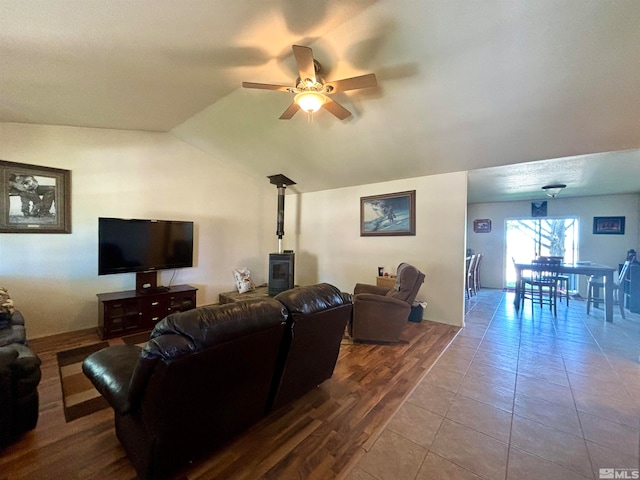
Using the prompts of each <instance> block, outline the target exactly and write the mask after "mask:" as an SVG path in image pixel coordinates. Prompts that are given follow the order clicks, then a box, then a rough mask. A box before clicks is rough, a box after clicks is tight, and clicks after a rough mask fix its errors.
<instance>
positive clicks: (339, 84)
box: [325, 73, 378, 93]
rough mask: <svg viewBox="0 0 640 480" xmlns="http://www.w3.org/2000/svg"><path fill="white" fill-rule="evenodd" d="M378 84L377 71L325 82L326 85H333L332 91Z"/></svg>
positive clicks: (343, 90) (344, 90)
mask: <svg viewBox="0 0 640 480" xmlns="http://www.w3.org/2000/svg"><path fill="white" fill-rule="evenodd" d="M377 85H378V81H377V80H376V74H375V73H368V74H366V75H360V76H359V77H351V78H344V79H342V80H335V81H333V82H326V83H325V86H327V87H331V93H337V92H346V91H347V90H357V89H359V88H369V87H375V86H377Z"/></svg>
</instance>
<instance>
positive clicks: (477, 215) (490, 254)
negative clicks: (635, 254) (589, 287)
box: [467, 194, 640, 296]
mask: <svg viewBox="0 0 640 480" xmlns="http://www.w3.org/2000/svg"><path fill="white" fill-rule="evenodd" d="M547 216H548V217H549V218H553V217H561V216H577V217H578V219H579V221H580V231H579V247H578V248H579V251H578V254H579V259H580V260H590V261H592V262H595V263H601V264H604V265H609V266H612V267H617V265H618V263H620V262H623V261H624V259H625V256H626V253H627V250H629V249H630V248H633V249H635V250H637V251H640V218H639V217H640V194H626V195H609V196H594V197H577V198H562V197H558V198H554V199H548V200H547ZM608 216H624V217H625V234H624V235H594V234H593V217H608ZM481 218H488V219H490V220H491V223H492V228H491V233H474V231H473V220H475V219H481ZM515 218H532V217H531V202H525V201H522V202H501V203H480V204H472V205H469V206H468V219H469V221H468V225H467V247H468V248H471V249H473V250H474V251H475V252H483V253H484V258H483V260H482V267H481V269H482V272H481V278H482V285H483V286H487V287H490V288H502V287H503V286H504V270H505V258H504V256H505V248H506V247H505V241H504V240H505V220H507V219H515ZM584 284H585V282H584V279H582V280H581V289H580V293H581V294H582V295H583V296H584V295H586V290H585V287H584Z"/></svg>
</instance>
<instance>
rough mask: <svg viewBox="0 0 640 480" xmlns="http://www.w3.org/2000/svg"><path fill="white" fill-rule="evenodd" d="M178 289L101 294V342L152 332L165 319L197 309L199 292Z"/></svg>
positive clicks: (189, 288) (99, 315) (178, 287)
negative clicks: (156, 291)
mask: <svg viewBox="0 0 640 480" xmlns="http://www.w3.org/2000/svg"><path fill="white" fill-rule="evenodd" d="M197 290H198V289H197V288H194V287H192V286H190V285H176V286H173V287H169V289H168V290H167V291H165V292H158V293H154V294H141V293H138V292H137V291H136V290H127V291H123V292H112V293H99V294H98V335H100V338H101V339H103V340H104V339H107V338H113V337H120V336H122V335H129V334H132V333H136V332H142V331H145V330H151V329H153V327H154V326H155V324H156V323H158V322H159V321H160V320H162V319H163V318H164V317H166V316H167V315H169V314H170V313H174V312H182V311H186V310H191V309H192V308H195V307H196V291H197Z"/></svg>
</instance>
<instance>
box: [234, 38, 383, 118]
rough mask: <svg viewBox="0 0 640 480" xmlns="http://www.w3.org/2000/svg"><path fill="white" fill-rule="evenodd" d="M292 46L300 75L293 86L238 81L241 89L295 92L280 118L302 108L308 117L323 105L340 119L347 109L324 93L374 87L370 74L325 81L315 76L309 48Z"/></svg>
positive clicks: (286, 116) (315, 63)
mask: <svg viewBox="0 0 640 480" xmlns="http://www.w3.org/2000/svg"><path fill="white" fill-rule="evenodd" d="M292 48H293V56H294V57H295V59H296V63H297V65H298V72H299V74H300V77H299V78H298V81H297V82H296V85H295V86H294V87H289V86H286V85H272V84H269V83H253V82H242V86H243V87H244V88H258V89H262V90H277V91H280V92H289V93H295V94H296V96H295V97H294V100H293V102H292V103H291V105H289V107H287V109H286V110H285V111H284V112H283V113H282V115H280V120H289V119H290V118H291V117H293V116H294V115H295V114H296V113H297V111H298V110H303V111H305V112H307V113H308V114H309V115H310V116H311V115H312V114H313V113H315V112H317V111H318V110H320V108H323V107H324V109H325V110H328V111H329V112H330V113H332V114H333V115H335V116H336V117H338V118H339V119H340V120H344V119H345V118H347V117H348V116H349V115H351V112H350V111H349V110H347V109H346V108H344V107H343V106H342V105H340V104H339V103H337V102H336V101H335V100H332V99H331V98H330V97H329V96H328V95H331V94H333V93H339V92H346V91H347V90H357V89H360V88H369V87H375V86H376V85H377V84H378V82H377V80H376V76H375V74H374V73H368V74H367V75H360V76H358V77H351V78H344V79H342V80H334V81H332V82H325V81H324V79H323V78H321V77H320V76H318V75H317V73H319V71H320V63H319V62H318V61H317V60H314V58H313V51H312V50H311V48H309V47H302V46H300V45H293V47H292Z"/></svg>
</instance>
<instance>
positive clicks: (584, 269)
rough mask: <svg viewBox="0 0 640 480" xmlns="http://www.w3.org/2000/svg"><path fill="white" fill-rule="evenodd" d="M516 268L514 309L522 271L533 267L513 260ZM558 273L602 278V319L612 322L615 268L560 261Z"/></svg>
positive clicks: (516, 303)
mask: <svg viewBox="0 0 640 480" xmlns="http://www.w3.org/2000/svg"><path fill="white" fill-rule="evenodd" d="M514 266H515V269H516V285H515V290H516V296H515V299H514V300H513V304H514V305H515V307H516V311H517V310H519V309H520V297H521V294H522V293H521V292H522V289H523V282H522V272H526V271H527V270H531V269H533V268H535V266H534V264H533V263H532V262H514ZM557 268H558V272H559V273H573V274H577V275H589V276H590V275H593V276H596V277H603V278H604V319H605V320H606V321H607V322H613V273H614V272H615V271H616V269H615V268H613V267H609V266H607V265H601V264H599V263H592V262H576V263H560V264H559V265H558V266H557Z"/></svg>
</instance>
